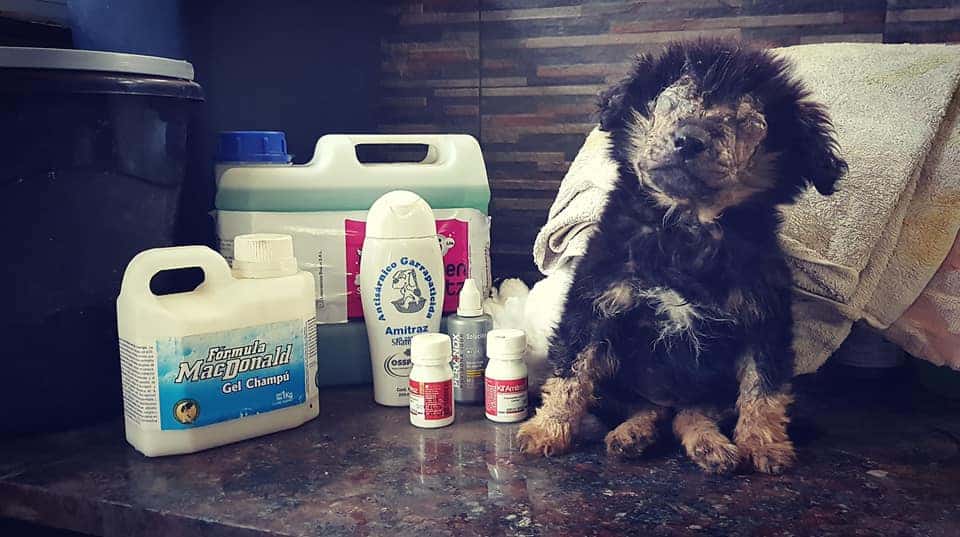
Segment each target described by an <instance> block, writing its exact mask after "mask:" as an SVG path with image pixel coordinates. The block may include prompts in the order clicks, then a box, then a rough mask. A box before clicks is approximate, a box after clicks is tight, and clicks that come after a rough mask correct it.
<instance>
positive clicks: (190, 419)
mask: <svg viewBox="0 0 960 537" xmlns="http://www.w3.org/2000/svg"><path fill="white" fill-rule="evenodd" d="M173 417H174V418H175V419H176V420H177V421H179V422H180V423H182V424H184V425H192V424H193V423H195V422H196V421H197V418H199V417H200V405H198V404H197V402H196V401H195V400H193V399H181V400H179V401H177V404H175V405H173Z"/></svg>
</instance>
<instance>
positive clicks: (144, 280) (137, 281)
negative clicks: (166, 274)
mask: <svg viewBox="0 0 960 537" xmlns="http://www.w3.org/2000/svg"><path fill="white" fill-rule="evenodd" d="M193 267H198V268H200V269H201V270H203V278H204V280H203V283H204V287H205V288H215V287H219V286H221V285H224V284H226V283H228V282H229V281H230V280H231V279H233V275H232V274H231V272H230V265H228V264H227V260H226V259H224V258H223V256H221V255H220V254H218V253H217V252H215V251H213V250H211V249H210V248H208V247H206V246H175V247H172V248H152V249H150V250H145V251H143V252H140V253H139V254H137V255H136V256H134V258H133V259H132V260H130V263H129V264H128V265H127V269H126V270H125V271H124V273H123V282H122V283H121V284H120V294H121V295H127V294H137V295H143V296H156V295H154V294H153V292H152V291H151V290H150V280H151V279H153V277H154V276H155V275H156V274H157V273H158V272H162V271H164V270H177V269H185V268H193Z"/></svg>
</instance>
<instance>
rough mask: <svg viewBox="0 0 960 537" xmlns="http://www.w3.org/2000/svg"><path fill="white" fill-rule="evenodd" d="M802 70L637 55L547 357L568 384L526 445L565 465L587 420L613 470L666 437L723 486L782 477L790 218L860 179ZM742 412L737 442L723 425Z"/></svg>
mask: <svg viewBox="0 0 960 537" xmlns="http://www.w3.org/2000/svg"><path fill="white" fill-rule="evenodd" d="M808 96H809V92H808V91H807V90H806V89H805V88H804V87H803V85H802V84H801V83H800V82H798V81H797V80H796V79H795V78H794V76H793V73H792V71H791V67H790V65H789V64H788V63H787V62H786V61H784V60H781V59H779V58H777V57H775V56H774V55H773V54H771V53H769V52H766V51H762V50H754V49H750V48H745V47H744V46H742V45H740V44H737V43H730V42H722V41H700V42H694V43H676V44H672V45H669V46H667V47H666V48H665V49H664V50H663V51H662V52H661V53H660V54H659V55H656V56H651V55H643V56H640V57H639V58H638V59H637V61H636V63H635V65H634V66H633V69H632V72H631V74H630V76H629V77H628V78H626V79H625V80H623V81H622V82H621V83H620V84H618V85H616V86H615V87H613V88H611V89H609V90H608V91H607V92H606V93H605V94H604V95H603V96H602V97H601V99H600V124H601V128H602V129H603V130H605V131H607V132H609V133H610V137H611V140H612V150H611V152H612V154H611V157H612V158H613V159H615V161H616V162H617V163H618V169H619V170H618V175H619V177H618V180H617V183H616V186H615V187H614V189H613V191H612V192H611V194H610V196H609V199H608V202H607V205H606V207H605V209H604V210H603V213H602V216H601V218H600V221H599V225H598V228H597V232H596V233H595V234H594V235H593V237H592V238H591V241H590V243H589V246H588V248H587V253H586V255H584V256H583V258H582V260H581V261H580V263H579V264H578V266H577V268H576V271H575V273H574V276H573V282H572V284H571V286H570V289H569V292H568V294H567V297H566V303H565V306H564V310H563V311H564V313H563V315H562V317H561V319H560V321H559V323H558V325H557V328H556V330H555V332H554V335H553V339H552V341H551V344H550V350H549V360H550V363H551V365H552V367H553V371H554V376H553V377H552V378H550V379H549V380H548V381H547V382H546V384H545V385H544V387H543V392H544V396H543V403H542V406H541V407H540V408H539V409H538V411H537V413H536V415H535V416H534V417H533V418H532V419H531V420H530V421H528V422H527V423H525V424H524V425H523V426H522V427H521V429H520V431H519V433H518V434H519V443H520V446H521V449H522V450H523V451H524V452H527V453H531V454H538V455H546V456H550V455H556V454H559V453H563V452H565V451H567V450H569V449H570V446H571V441H572V439H573V437H574V435H575V434H576V433H577V431H578V428H579V427H580V425H581V420H582V418H583V417H584V415H585V414H586V413H587V412H588V411H590V412H593V413H596V414H597V415H598V416H601V417H603V418H606V419H608V420H610V421H611V422H612V423H613V424H619V425H617V426H616V427H615V428H614V429H613V430H612V431H611V432H610V433H609V434H608V435H607V437H606V445H607V450H608V452H609V453H611V454H614V455H618V456H625V457H632V456H637V455H639V454H641V453H643V451H644V449H645V448H646V447H648V446H649V445H650V444H652V443H653V442H654V441H655V440H656V439H657V435H658V431H659V430H660V424H661V422H666V421H667V420H670V419H672V420H673V421H672V429H673V431H674V433H675V434H676V436H677V437H678V439H679V440H680V442H681V444H682V445H683V447H684V449H685V451H686V453H687V454H688V455H689V457H690V458H691V459H693V461H694V462H695V463H696V464H697V465H699V466H700V467H701V468H703V469H704V470H706V471H708V472H716V473H721V472H728V471H731V470H733V469H734V468H736V467H737V466H738V465H740V464H741V463H745V464H748V465H750V466H752V467H753V468H754V469H756V470H758V471H760V472H765V473H779V472H781V471H783V470H784V469H785V468H787V467H788V466H790V465H791V464H792V463H793V462H794V459H795V456H794V449H793V444H792V443H791V441H790V439H789V437H788V436H787V430H786V426H787V422H788V421H789V419H788V416H787V407H788V405H789V404H790V402H791V398H790V395H789V389H788V381H789V379H790V378H791V375H792V371H793V349H792V341H791V337H792V333H791V324H792V319H791V312H790V299H791V296H790V293H791V287H790V285H791V276H790V271H789V270H788V267H787V265H786V262H785V260H784V254H783V252H782V251H781V248H780V246H779V244H778V242H777V229H778V226H779V224H780V222H781V216H780V213H779V212H778V209H777V207H778V206H779V205H782V204H788V203H792V202H793V201H794V200H795V199H796V198H797V196H798V195H799V194H800V193H801V192H802V191H803V190H804V189H806V188H807V187H808V186H810V185H812V186H814V187H815V188H816V189H817V190H818V191H819V192H820V193H821V194H823V195H829V194H831V193H832V192H833V190H834V187H835V184H836V182H837V181H838V180H839V179H840V177H841V176H842V175H843V174H844V172H845V171H846V163H845V162H844V161H843V160H842V159H841V157H840V156H839V155H838V151H839V150H838V146H837V142H836V140H835V138H834V136H833V130H832V126H831V124H830V120H829V118H828V116H827V114H826V111H825V110H824V108H823V107H822V106H820V105H819V104H817V103H814V102H811V101H810V100H809V99H808ZM732 407H735V408H736V411H737V412H738V418H737V422H736V427H735V430H734V434H733V440H732V441H731V440H730V439H728V438H727V437H726V436H724V434H722V433H721V432H720V430H719V428H718V426H717V421H718V419H719V418H720V417H721V415H722V414H723V412H724V411H725V410H727V409H730V408H732Z"/></svg>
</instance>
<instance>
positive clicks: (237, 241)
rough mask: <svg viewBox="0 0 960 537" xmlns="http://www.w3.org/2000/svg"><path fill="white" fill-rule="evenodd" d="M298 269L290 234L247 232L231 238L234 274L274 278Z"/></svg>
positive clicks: (246, 276)
mask: <svg viewBox="0 0 960 537" xmlns="http://www.w3.org/2000/svg"><path fill="white" fill-rule="evenodd" d="M298 270H299V269H298V268H297V258H296V257H294V256H293V238H292V237H291V236H290V235H283V234H280V233H251V234H249V235H237V236H236V237H235V238H234V239H233V274H234V276H236V277H238V278H278V277H282V276H293V275H294V274H296V273H297V271H298Z"/></svg>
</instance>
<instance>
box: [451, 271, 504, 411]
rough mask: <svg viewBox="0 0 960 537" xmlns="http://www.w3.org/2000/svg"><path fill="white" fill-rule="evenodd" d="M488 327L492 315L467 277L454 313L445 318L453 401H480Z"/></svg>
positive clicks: (485, 365)
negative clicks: (450, 358)
mask: <svg viewBox="0 0 960 537" xmlns="http://www.w3.org/2000/svg"><path fill="white" fill-rule="evenodd" d="M492 328H493V318H492V317H490V316H489V315H487V314H485V313H483V296H481V294H480V289H479V288H478V287H477V282H476V281H475V280H474V279H473V278H467V279H466V280H464V281H463V288H462V289H461V290H460V302H459V304H458V306H457V314H456V315H451V316H450V317H448V318H447V333H449V334H450V339H451V341H452V342H453V362H452V366H453V398H454V400H455V401H456V402H457V403H466V404H481V403H483V397H484V392H483V390H484V384H483V372H484V369H486V367H487V332H489V331H490V330H491V329H492Z"/></svg>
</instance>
